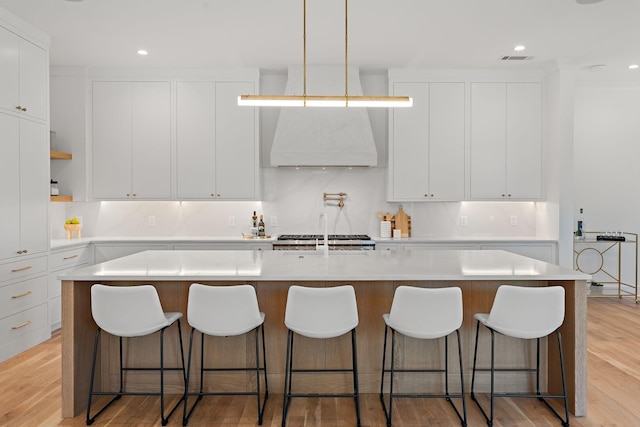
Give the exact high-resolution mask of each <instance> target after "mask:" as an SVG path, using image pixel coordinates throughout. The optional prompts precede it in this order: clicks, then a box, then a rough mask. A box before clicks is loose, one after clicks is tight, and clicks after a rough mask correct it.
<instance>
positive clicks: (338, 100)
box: [238, 95, 413, 108]
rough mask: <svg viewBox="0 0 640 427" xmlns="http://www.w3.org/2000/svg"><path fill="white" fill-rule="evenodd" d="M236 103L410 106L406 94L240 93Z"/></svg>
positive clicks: (411, 104) (303, 105)
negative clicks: (315, 94)
mask: <svg viewBox="0 0 640 427" xmlns="http://www.w3.org/2000/svg"><path fill="white" fill-rule="evenodd" d="M238 105H243V106H253V107H365V108H375V107H378V108H380V107H381V108H390V107H395V108H399V107H411V106H413V99H412V98H410V97H408V96H310V95H307V96H304V95H298V96H296V95H240V96H238Z"/></svg>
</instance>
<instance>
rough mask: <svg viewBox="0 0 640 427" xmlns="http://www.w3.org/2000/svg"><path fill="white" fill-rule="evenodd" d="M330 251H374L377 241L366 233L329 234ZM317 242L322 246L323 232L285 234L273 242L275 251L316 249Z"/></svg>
mask: <svg viewBox="0 0 640 427" xmlns="http://www.w3.org/2000/svg"><path fill="white" fill-rule="evenodd" d="M328 240H329V250H330V251H372V250H374V249H375V248H376V242H375V241H374V240H371V237H369V236H368V235H366V234H329V236H328ZM316 243H318V244H319V245H321V246H322V244H323V243H324V236H323V235H322V234H283V235H281V236H278V239H277V240H276V241H275V242H273V250H275V251H304V250H315V249H316Z"/></svg>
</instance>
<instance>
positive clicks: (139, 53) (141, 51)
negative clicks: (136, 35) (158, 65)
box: [138, 49, 149, 56]
mask: <svg viewBox="0 0 640 427" xmlns="http://www.w3.org/2000/svg"><path fill="white" fill-rule="evenodd" d="M148 54H149V52H147V51H146V50H144V49H140V50H139V51H138V55H142V56H144V55H148Z"/></svg>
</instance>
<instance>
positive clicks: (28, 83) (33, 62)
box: [20, 39, 49, 120]
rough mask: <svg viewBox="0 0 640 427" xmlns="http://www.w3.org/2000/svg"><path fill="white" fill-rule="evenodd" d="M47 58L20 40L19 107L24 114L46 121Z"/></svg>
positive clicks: (47, 99)
mask: <svg viewBox="0 0 640 427" xmlns="http://www.w3.org/2000/svg"><path fill="white" fill-rule="evenodd" d="M48 93H49V57H48V54H47V51H45V50H44V49H42V48H41V47H39V46H36V45H35V44H33V43H30V42H28V41H26V40H24V39H20V105H21V106H22V107H23V109H26V111H24V114H25V115H27V116H30V117H34V118H36V119H39V120H46V119H47V117H48V106H49V96H48Z"/></svg>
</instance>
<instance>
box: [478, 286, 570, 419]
mask: <svg viewBox="0 0 640 427" xmlns="http://www.w3.org/2000/svg"><path fill="white" fill-rule="evenodd" d="M474 317H475V318H476V319H477V321H478V322H477V324H476V343H475V350H474V353H473V375H472V377H471V399H473V401H474V402H476V404H477V405H478V407H479V408H480V411H481V412H482V415H484V418H485V420H486V421H487V425H489V426H492V425H493V414H494V398H495V397H513V398H516V397H527V398H537V399H539V400H540V401H542V402H543V403H544V404H545V405H546V406H547V407H548V408H549V409H550V410H551V411H552V412H553V413H554V415H555V416H556V417H558V419H559V420H560V421H561V422H562V425H563V426H568V425H569V406H568V404H567V386H566V381H565V371H564V357H563V355H562V337H561V335H560V331H559V330H558V328H559V327H560V326H561V325H562V323H563V322H564V288H562V287H561V286H549V287H523V286H512V285H501V286H500V287H499V288H498V291H497V292H496V296H495V299H494V301H493V305H492V307H491V312H490V313H489V314H487V313H476V314H475V315H474ZM480 324H483V325H484V326H486V327H487V328H488V329H489V331H490V332H491V368H488V369H487V368H485V369H480V368H476V361H477V356H478V336H479V332H480ZM496 332H497V333H499V334H502V335H505V336H508V337H513V338H520V339H527V340H528V339H535V340H536V351H537V353H536V367H535V368H521V369H519V368H515V369H514V368H508V369H498V368H496V367H495V333H496ZM553 332H555V333H556V336H557V338H558V351H559V355H560V367H561V371H562V392H563V394H560V395H551V394H542V393H541V392H540V339H541V338H544V337H546V336H548V335H550V334H552V333H553ZM476 371H485V372H486V371H488V372H490V373H491V392H490V409H489V414H488V415H487V413H486V412H485V411H484V409H483V408H482V406H481V405H480V402H478V400H477V399H476V396H475V393H474V386H475V377H476ZM495 372H535V374H536V391H535V394H527V393H496V392H495V390H494V383H495ZM547 398H557V399H563V400H564V412H565V414H564V416H565V418H564V419H563V418H562V416H561V415H560V414H558V412H556V410H555V409H553V408H552V407H551V406H550V405H549V403H548V402H547V401H546V399H547Z"/></svg>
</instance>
